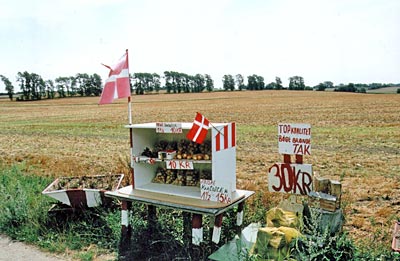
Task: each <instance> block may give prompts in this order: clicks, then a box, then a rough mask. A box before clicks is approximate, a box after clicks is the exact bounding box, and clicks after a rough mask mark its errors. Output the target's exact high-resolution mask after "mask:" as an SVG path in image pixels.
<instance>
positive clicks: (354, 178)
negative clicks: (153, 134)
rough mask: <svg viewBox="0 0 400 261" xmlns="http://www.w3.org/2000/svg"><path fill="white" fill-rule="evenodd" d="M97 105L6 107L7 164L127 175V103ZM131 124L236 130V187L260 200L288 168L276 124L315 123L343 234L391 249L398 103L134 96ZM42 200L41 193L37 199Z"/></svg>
mask: <svg viewBox="0 0 400 261" xmlns="http://www.w3.org/2000/svg"><path fill="white" fill-rule="evenodd" d="M98 100H99V98H98V97H93V98H70V99H60V100H58V99H56V100H45V101H37V102H10V101H7V100H4V99H2V100H0V144H1V145H0V163H2V164H6V165H11V164H14V163H16V162H21V163H22V164H24V166H25V168H26V170H27V171H28V173H31V174H32V175H51V176H54V177H58V176H77V175H78V176H79V175H90V174H95V175H98V174H103V173H110V172H112V173H121V172H123V173H125V174H128V171H129V170H128V166H129V163H128V162H129V131H128V129H126V128H124V125H126V124H127V123H128V113H127V102H126V100H118V101H116V102H115V103H113V104H110V105H103V106H98V105H97V102H98ZM132 101H133V103H132V115H133V123H144V122H192V121H193V119H194V116H195V114H196V112H197V111H198V112H201V113H202V114H203V115H204V116H206V117H207V118H208V119H209V120H210V121H211V122H230V121H235V122H236V123H237V178H238V184H237V187H238V188H240V189H249V190H255V191H257V192H261V193H262V200H263V202H264V204H265V205H266V207H271V206H275V205H276V204H277V203H278V202H279V201H280V200H281V199H282V198H284V197H285V195H283V194H276V193H269V192H268V184H267V183H268V178H267V171H268V168H269V167H270V166H271V165H272V164H274V163H275V162H281V161H282V160H283V158H282V155H280V154H279V153H278V141H277V124H278V123H280V122H288V123H309V124H311V128H312V142H311V144H312V155H311V156H305V157H304V163H310V164H312V165H313V171H314V174H316V175H318V176H321V177H327V178H331V179H335V180H339V181H341V182H342V184H343V196H342V200H343V203H342V208H343V209H344V212H345V215H346V225H345V230H347V231H349V233H350V235H351V236H352V237H353V238H354V239H355V240H356V241H358V242H360V241H363V243H364V244H369V245H371V246H372V247H373V246H374V244H383V245H387V247H388V248H389V246H390V238H391V229H392V225H393V221H394V220H395V219H400V95H397V94H379V95H378V94H376V95H374V94H355V93H335V92H312V91H300V92H296V91H257V92H255V91H254V92H250V91H244V92H214V93H204V94H170V95H167V94H159V95H143V96H133V97H132ZM38 196H39V195H38Z"/></svg>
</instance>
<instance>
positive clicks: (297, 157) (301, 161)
mask: <svg viewBox="0 0 400 261" xmlns="http://www.w3.org/2000/svg"><path fill="white" fill-rule="evenodd" d="M296 164H303V155H297V154H296Z"/></svg>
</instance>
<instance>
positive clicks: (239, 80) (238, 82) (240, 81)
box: [236, 74, 246, 91]
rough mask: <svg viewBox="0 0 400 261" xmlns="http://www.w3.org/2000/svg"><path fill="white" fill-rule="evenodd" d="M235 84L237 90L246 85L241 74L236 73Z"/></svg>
mask: <svg viewBox="0 0 400 261" xmlns="http://www.w3.org/2000/svg"><path fill="white" fill-rule="evenodd" d="M236 86H237V87H238V90H239V91H241V90H243V89H244V88H246V86H245V85H244V79H243V76H242V75H241V74H236Z"/></svg>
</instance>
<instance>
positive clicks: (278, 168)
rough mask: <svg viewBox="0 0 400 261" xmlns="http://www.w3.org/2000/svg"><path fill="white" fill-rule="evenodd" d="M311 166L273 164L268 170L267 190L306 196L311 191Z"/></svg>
mask: <svg viewBox="0 0 400 261" xmlns="http://www.w3.org/2000/svg"><path fill="white" fill-rule="evenodd" d="M312 182H313V180H312V166H311V164H289V163H275V164H274V165H272V167H270V168H269V173H268V190H269V191H270V192H283V193H289V194H301V195H308V193H310V192H311V191H312Z"/></svg>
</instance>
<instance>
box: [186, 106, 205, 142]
mask: <svg viewBox="0 0 400 261" xmlns="http://www.w3.org/2000/svg"><path fill="white" fill-rule="evenodd" d="M209 124H210V122H209V120H207V119H206V117H204V116H203V115H201V114H200V113H198V112H197V114H196V117H195V118H194V121H193V126H192V128H191V129H190V131H189V132H188V134H187V135H186V137H187V138H188V139H189V140H191V141H194V142H196V143H198V144H202V143H203V141H204V139H205V138H206V136H207V133H208V129H209V128H210V127H209Z"/></svg>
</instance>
